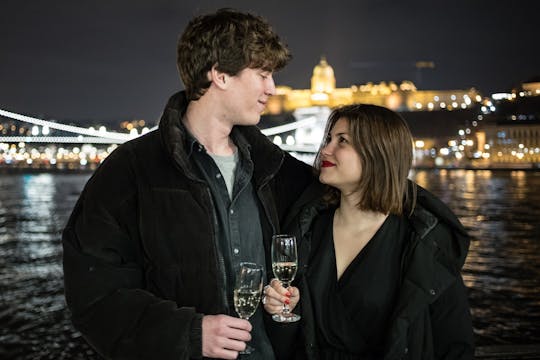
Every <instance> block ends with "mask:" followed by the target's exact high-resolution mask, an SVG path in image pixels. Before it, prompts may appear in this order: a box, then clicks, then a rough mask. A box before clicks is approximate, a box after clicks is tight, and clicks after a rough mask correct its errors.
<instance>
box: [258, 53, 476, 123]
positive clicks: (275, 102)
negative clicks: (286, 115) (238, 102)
mask: <svg viewBox="0 0 540 360" xmlns="http://www.w3.org/2000/svg"><path fill="white" fill-rule="evenodd" d="M480 101H481V96H480V94H479V93H478V91H477V90H476V89H474V88H470V89H465V90H418V89H417V88H416V86H415V85H414V83H413V82H412V81H403V82H401V84H399V85H398V84H396V83H395V82H392V81H390V82H388V83H387V82H384V81H383V82H380V83H378V84H374V83H371V82H370V83H366V84H363V85H352V86H351V87H348V88H336V78H335V75H334V70H333V68H332V67H331V66H330V65H329V64H328V62H327V61H326V59H325V58H322V59H321V61H320V62H319V64H317V65H316V66H315V67H314V68H313V75H312V77H311V89H292V88H290V87H287V86H278V87H277V88H276V95H275V96H273V97H272V98H270V99H269V102H268V110H267V113H269V114H279V113H283V112H291V111H294V110H295V109H297V108H305V107H311V106H328V107H335V106H339V105H350V104H360V103H363V104H374V105H380V106H385V107H388V108H390V109H392V110H396V111H436V110H459V109H468V108H470V107H473V106H474V105H475V103H478V102H480Z"/></svg>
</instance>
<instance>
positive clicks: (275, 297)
mask: <svg viewBox="0 0 540 360" xmlns="http://www.w3.org/2000/svg"><path fill="white" fill-rule="evenodd" d="M299 300H300V290H298V288H296V287H294V286H289V287H288V288H284V287H283V286H282V285H281V282H280V281H279V280H278V279H272V280H270V284H269V285H266V286H265V287H264V291H263V298H262V303H263V305H264V309H265V310H266V311H267V312H268V313H269V314H279V313H281V311H282V310H283V304H288V305H289V308H290V309H291V311H292V310H293V309H294V307H295V306H296V304H298V301H299Z"/></svg>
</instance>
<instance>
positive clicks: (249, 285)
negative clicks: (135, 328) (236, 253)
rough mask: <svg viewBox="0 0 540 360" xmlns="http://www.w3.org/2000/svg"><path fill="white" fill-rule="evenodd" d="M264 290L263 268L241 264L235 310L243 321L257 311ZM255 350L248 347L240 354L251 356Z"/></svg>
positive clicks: (235, 294)
mask: <svg viewBox="0 0 540 360" xmlns="http://www.w3.org/2000/svg"><path fill="white" fill-rule="evenodd" d="M262 288H263V268H262V266H260V265H257V264H255V263H250V262H242V263H240V269H239V271H238V274H237V275H236V286H235V288H234V309H235V310H236V313H237V314H238V316H239V317H240V318H241V319H245V320H249V318H250V317H251V316H252V315H253V314H254V313H255V311H256V310H257V306H258V305H259V302H260V300H261V293H262ZM254 350H255V349H254V348H253V347H251V346H249V345H246V349H245V350H244V351H241V352H240V354H251V353H252V352H253V351H254Z"/></svg>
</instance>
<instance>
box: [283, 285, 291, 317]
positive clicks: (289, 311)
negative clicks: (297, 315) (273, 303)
mask: <svg viewBox="0 0 540 360" xmlns="http://www.w3.org/2000/svg"><path fill="white" fill-rule="evenodd" d="M283 287H284V288H285V289H287V288H288V287H289V283H287V282H284V283H283ZM281 312H282V313H283V314H285V315H288V314H290V313H291V309H290V308H289V304H287V303H283V310H282V311H281Z"/></svg>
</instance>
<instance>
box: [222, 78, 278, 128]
mask: <svg viewBox="0 0 540 360" xmlns="http://www.w3.org/2000/svg"><path fill="white" fill-rule="evenodd" d="M227 81H229V82H230V83H229V84H228V85H227V97H226V102H225V104H224V106H225V107H226V109H227V111H226V116H227V119H228V120H229V121H230V122H231V123H232V125H256V124H258V123H259V120H260V118H261V113H262V112H263V111H264V110H265V108H266V103H267V102H268V98H269V97H270V96H272V95H274V94H275V92H276V86H275V84H274V79H273V77H272V72H271V71H266V70H262V69H251V68H246V69H244V70H242V71H240V72H239V73H238V74H237V75H235V76H229V77H228V78H227Z"/></svg>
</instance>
